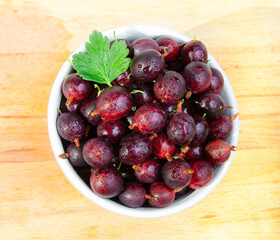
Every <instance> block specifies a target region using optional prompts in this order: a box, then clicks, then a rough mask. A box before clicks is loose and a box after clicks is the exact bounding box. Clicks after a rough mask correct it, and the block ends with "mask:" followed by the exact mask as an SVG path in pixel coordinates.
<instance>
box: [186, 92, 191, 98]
mask: <svg viewBox="0 0 280 240" xmlns="http://www.w3.org/2000/svg"><path fill="white" fill-rule="evenodd" d="M191 95H192V92H191V91H188V92H187V93H186V95H185V97H186V99H189V98H190V97H191Z"/></svg>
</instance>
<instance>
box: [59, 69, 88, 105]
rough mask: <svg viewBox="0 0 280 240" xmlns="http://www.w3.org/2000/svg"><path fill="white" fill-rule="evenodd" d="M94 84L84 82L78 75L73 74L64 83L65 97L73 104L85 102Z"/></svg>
mask: <svg viewBox="0 0 280 240" xmlns="http://www.w3.org/2000/svg"><path fill="white" fill-rule="evenodd" d="M91 90H92V84H91V82H89V81H85V80H83V79H82V78H81V77H80V76H78V75H77V74H76V73H71V74H69V76H68V77H67V78H66V79H65V80H64V81H63V83H62V92H63V95H64V96H65V97H66V98H67V99H69V97H71V102H73V103H78V102H81V101H83V100H85V99H86V98H87V97H88V96H89V95H90V93H91Z"/></svg>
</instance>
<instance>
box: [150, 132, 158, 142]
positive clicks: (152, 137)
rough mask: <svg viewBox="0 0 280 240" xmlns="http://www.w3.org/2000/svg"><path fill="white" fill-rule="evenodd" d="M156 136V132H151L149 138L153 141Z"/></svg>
mask: <svg viewBox="0 0 280 240" xmlns="http://www.w3.org/2000/svg"><path fill="white" fill-rule="evenodd" d="M156 137H157V134H156V133H153V134H152V135H151V136H150V137H149V138H150V140H151V141H153V140H154V139H155V138H156Z"/></svg>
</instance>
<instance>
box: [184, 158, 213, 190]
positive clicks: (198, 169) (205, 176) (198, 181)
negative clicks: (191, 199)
mask: <svg viewBox="0 0 280 240" xmlns="http://www.w3.org/2000/svg"><path fill="white" fill-rule="evenodd" d="M190 166H191V168H192V170H193V173H192V179H191V181H190V183H189V185H188V187H189V188H192V189H198V188H202V187H204V186H206V185H207V184H208V183H209V182H210V181H211V180H212V178H213V176H214V169H213V167H212V165H211V164H210V163H209V162H207V161H206V160H205V159H198V160H194V161H191V162H190Z"/></svg>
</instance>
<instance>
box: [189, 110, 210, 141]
mask: <svg viewBox="0 0 280 240" xmlns="http://www.w3.org/2000/svg"><path fill="white" fill-rule="evenodd" d="M192 117H193V119H194V121H195V124H196V130H195V135H194V138H193V140H192V141H191V143H190V145H192V146H197V145H201V144H202V143H204V142H205V141H206V139H207V137H208V134H209V125H208V123H207V121H206V119H205V118H204V117H201V116H199V115H197V114H195V115H192Z"/></svg>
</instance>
